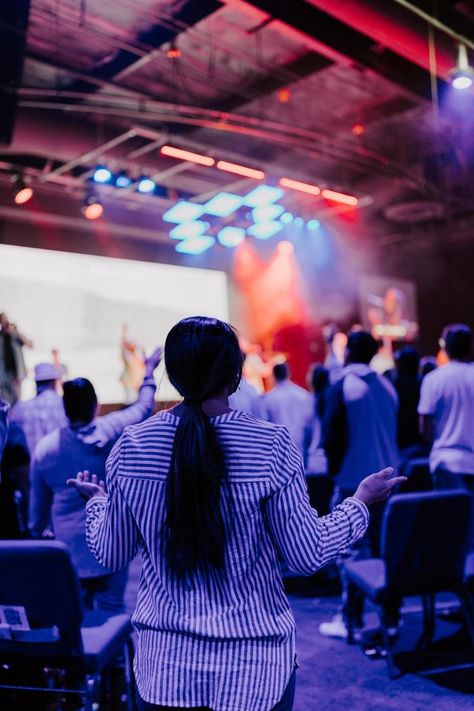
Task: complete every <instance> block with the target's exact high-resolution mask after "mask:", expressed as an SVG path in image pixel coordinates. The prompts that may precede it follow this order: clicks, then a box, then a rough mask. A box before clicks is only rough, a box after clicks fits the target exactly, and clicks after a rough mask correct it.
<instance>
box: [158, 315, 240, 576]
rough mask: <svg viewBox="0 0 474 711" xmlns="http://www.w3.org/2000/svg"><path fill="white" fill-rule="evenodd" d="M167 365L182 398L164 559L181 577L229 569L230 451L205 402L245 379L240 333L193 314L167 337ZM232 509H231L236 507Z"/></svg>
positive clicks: (168, 497)
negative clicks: (223, 498)
mask: <svg viewBox="0 0 474 711" xmlns="http://www.w3.org/2000/svg"><path fill="white" fill-rule="evenodd" d="M165 364H166V370H167V373H168V377H169V379H170V382H171V384H172V385H173V386H174V387H175V388H176V390H177V391H178V392H179V393H180V395H182V396H183V398H184V406H185V407H184V410H183V414H182V415H181V417H180V418H179V423H178V427H177V429H176V433H175V437H174V442H173V450H172V454H171V463H170V469H169V474H168V480H167V487H166V506H167V509H166V524H165V556H166V560H167V562H168V565H169V568H170V570H171V571H172V572H173V573H174V574H175V576H176V577H178V578H184V577H187V576H188V575H192V574H193V573H195V572H197V571H198V570H199V571H201V572H203V573H208V572H209V571H210V570H211V569H219V568H222V567H223V565H224V554H225V549H226V544H227V539H228V529H227V528H226V524H225V522H224V517H223V513H222V509H221V493H222V491H224V493H225V495H226V497H227V502H228V504H229V506H231V504H232V501H231V496H230V488H229V486H228V480H227V468H226V461H225V455H224V451H223V449H222V446H221V444H220V442H219V439H218V437H217V433H216V430H215V428H214V427H213V425H212V423H211V422H210V420H209V418H208V417H207V415H206V414H205V412H204V411H203V409H202V407H201V404H202V402H203V401H205V400H208V399H209V398H211V397H213V396H214V395H216V394H218V393H220V392H221V391H222V390H223V389H224V388H226V387H229V386H230V387H231V388H232V389H233V390H235V389H236V388H237V386H238V384H239V382H240V379H241V377H242V353H241V351H240V347H239V342H238V339H237V336H236V334H235V331H234V330H233V329H232V327H231V326H229V325H228V324H227V323H224V322H223V321H218V320H217V319H214V318H206V317H204V316H194V317H192V318H186V319H183V320H182V321H180V322H179V323H178V324H176V326H174V327H173V328H172V329H171V331H170V332H169V334H168V337H167V338H166V343H165ZM231 510H232V509H231Z"/></svg>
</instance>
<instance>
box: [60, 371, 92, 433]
mask: <svg viewBox="0 0 474 711" xmlns="http://www.w3.org/2000/svg"><path fill="white" fill-rule="evenodd" d="M63 403H64V412H65V413H66V417H67V418H68V420H70V421H71V422H84V423H85V424H88V423H89V422H92V420H93V419H94V416H95V412H96V408H97V395H96V394H95V390H94V386H93V385H92V383H91V381H90V380H87V378H75V379H74V380H67V381H66V382H65V383H63Z"/></svg>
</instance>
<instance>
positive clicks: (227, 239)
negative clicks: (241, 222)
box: [217, 225, 245, 248]
mask: <svg viewBox="0 0 474 711" xmlns="http://www.w3.org/2000/svg"><path fill="white" fill-rule="evenodd" d="M217 239H218V240H219V242H220V243H221V244H222V245H223V246H224V247H229V248H232V247H237V245H238V244H240V243H241V242H242V240H244V239H245V230H243V229H242V228H241V227H231V226H230V225H229V226H228V227H223V228H222V229H221V230H219V232H218V233H217Z"/></svg>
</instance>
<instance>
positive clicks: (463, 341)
mask: <svg viewBox="0 0 474 711" xmlns="http://www.w3.org/2000/svg"><path fill="white" fill-rule="evenodd" d="M442 338H443V339H444V341H445V344H446V345H445V348H446V353H447V354H448V356H449V357H450V358H454V359H455V360H464V359H465V358H468V357H469V352H470V350H471V342H472V331H471V329H470V328H469V326H466V324H464V323H454V324H451V325H450V326H446V328H445V329H444V330H443V335H442Z"/></svg>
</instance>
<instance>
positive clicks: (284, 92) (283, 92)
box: [277, 87, 291, 104]
mask: <svg viewBox="0 0 474 711" xmlns="http://www.w3.org/2000/svg"><path fill="white" fill-rule="evenodd" d="M277 96H278V101H279V102H280V104H288V103H289V101H290V99H291V91H290V90H289V89H287V88H286V87H285V88H283V89H280V90H279V92H278V94H277Z"/></svg>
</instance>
